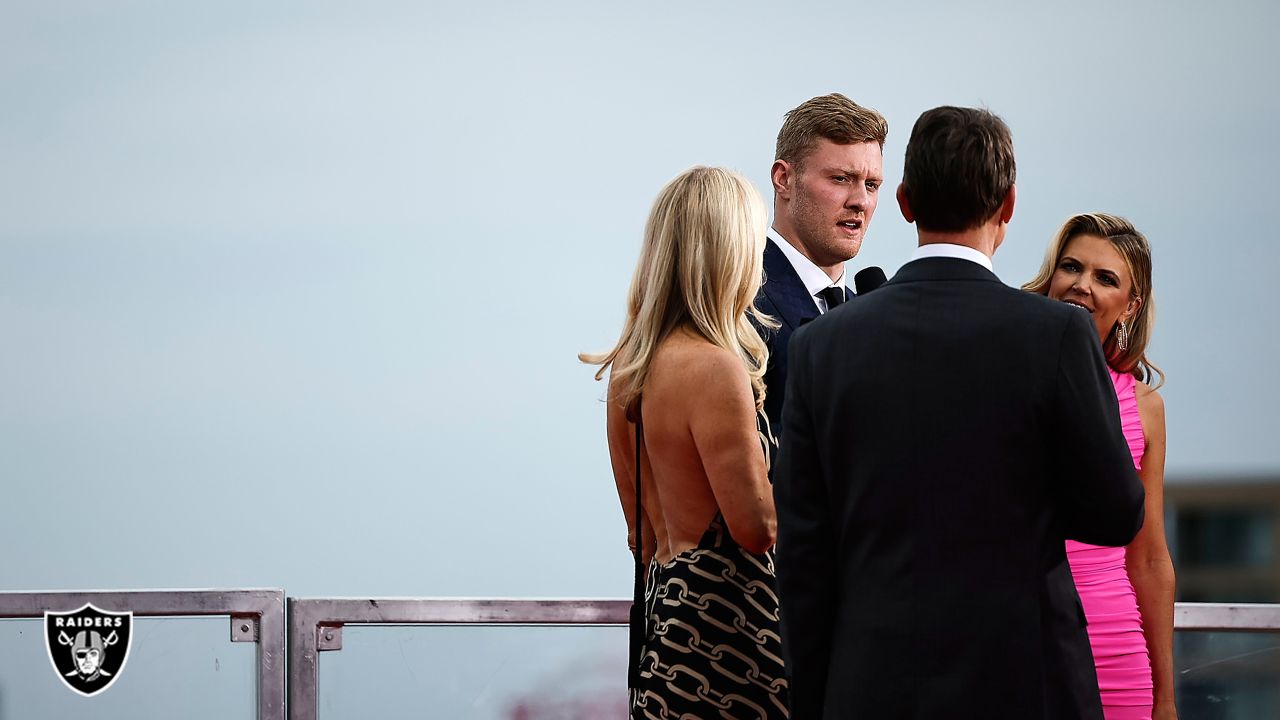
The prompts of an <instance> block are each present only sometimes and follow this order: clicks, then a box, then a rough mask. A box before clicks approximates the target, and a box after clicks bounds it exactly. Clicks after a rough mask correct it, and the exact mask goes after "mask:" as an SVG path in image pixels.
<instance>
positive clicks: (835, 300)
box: [818, 287, 844, 311]
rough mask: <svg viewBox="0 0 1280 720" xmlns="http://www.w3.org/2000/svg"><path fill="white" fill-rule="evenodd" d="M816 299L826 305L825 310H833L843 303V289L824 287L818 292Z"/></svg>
mask: <svg viewBox="0 0 1280 720" xmlns="http://www.w3.org/2000/svg"><path fill="white" fill-rule="evenodd" d="M818 297H820V298H822V299H823V300H824V301H826V303H827V310H828V311H831V310H835V309H836V306H837V305H839V304H840V303H842V302H844V288H842V287H825V288H822V289H821V290H819V291H818Z"/></svg>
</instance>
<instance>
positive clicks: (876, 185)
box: [756, 93, 889, 436]
mask: <svg viewBox="0 0 1280 720" xmlns="http://www.w3.org/2000/svg"><path fill="white" fill-rule="evenodd" d="M888 133H889V124H888V123H887V122H885V119H884V117H882V116H881V115H880V113H878V112H876V111H875V110H871V109H869V108H864V107H862V106H860V105H858V104H857V103H855V102H853V101H852V100H850V99H849V98H847V97H845V96H844V95H841V94H839V93H832V94H830V95H822V96H820V97H816V98H813V99H811V100H808V101H806V102H804V103H802V104H801V105H800V106H799V107H797V108H795V109H794V110H792V111H791V112H789V113H787V116H786V120H785V121H784V122H783V123H782V129H781V130H780V131H779V132H778V143H777V147H776V149H775V153H774V157H775V160H774V161H773V168H772V170H771V172H770V180H771V182H772V184H773V227H772V228H770V230H769V240H768V241H767V242H766V244H765V251H764V277H765V282H764V285H763V286H762V287H761V288H760V292H759V294H758V295H757V296H756V306H757V307H759V308H760V309H761V310H762V311H763V312H765V313H767V314H769V315H772V316H773V317H775V318H777V319H778V320H779V321H780V322H781V326H780V327H778V328H777V329H776V330H769V331H762V333H761V334H762V335H763V336H764V338H765V343H766V344H767V345H768V346H769V367H768V368H767V369H766V371H765V376H764V381H765V387H766V388H767V390H768V392H767V394H766V395H765V403H764V410H765V415H766V416H767V417H768V419H769V425H770V428H771V429H772V431H773V433H774V435H775V436H779V435H780V433H781V421H782V401H783V395H784V392H785V390H786V385H787V341H788V340H789V339H790V338H791V333H793V332H795V330H796V328H798V327H800V325H801V323H803V322H806V321H808V320H811V319H813V318H815V317H817V316H818V315H819V314H821V313H824V312H826V311H827V310H828V309H830V308H831V307H833V306H835V305H838V304H840V303H842V302H844V301H845V300H846V299H848V298H849V297H851V296H852V293H850V292H849V291H848V290H847V289H846V287H845V277H844V264H845V261H846V260H849V259H851V258H852V257H853V256H854V255H857V254H858V249H859V248H860V247H861V246H862V238H863V237H864V236H865V235H866V232H867V226H868V225H870V224H871V216H872V215H873V214H875V211H876V201H877V199H878V197H879V192H880V185H881V184H882V183H883V182H884V159H883V155H882V153H883V149H884V139H885V136H886V135H888Z"/></svg>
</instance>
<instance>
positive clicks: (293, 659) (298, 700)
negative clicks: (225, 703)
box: [0, 590, 1280, 720]
mask: <svg viewBox="0 0 1280 720" xmlns="http://www.w3.org/2000/svg"><path fill="white" fill-rule="evenodd" d="M86 603H91V604H93V605H94V606H95V607H97V608H99V609H102V610H108V611H113V612H123V611H131V612H133V614H134V615H135V616H138V617H162V616H170V617H172V616H217V615H225V616H228V617H229V618H230V620H231V627H230V631H231V632H230V639H231V641H232V642H254V643H257V717H258V718H259V720H284V718H285V717H286V710H285V708H286V680H287V707H288V717H289V718H290V719H291V720H315V718H316V715H317V711H318V702H319V687H318V669H319V658H320V654H321V653H323V652H326V651H337V650H341V649H342V629H343V627H344V626H346V625H370V626H372V625H423V626H441V625H453V626H458V625H467V626H504V625H505V626H538V625H542V626H555V625H576V626H622V625H626V623H627V617H628V608H629V606H630V600H515V599H440V598H420V599H413V598H386V599H379V598H360V599H355V598H350V599H343V598H303V599H298V598H286V597H285V595H284V592H283V591H281V590H186V591H163V590H156V591H151V590H147V591H128V592H42V593H0V618H41V617H43V616H44V613H45V611H54V612H69V611H72V610H75V609H77V608H79V607H81V606H83V605H84V604H86ZM1174 624H1175V629H1176V630H1178V631H1179V632H1188V631H1189V632H1198V631H1205V632H1212V631H1225V632H1261V633H1280V604H1276V605H1260V604H1231V603H1178V604H1177V606H1176V607H1175V611H1174ZM286 626H287V645H286ZM286 650H287V654H286ZM286 661H287V662H286ZM286 671H287V676H286Z"/></svg>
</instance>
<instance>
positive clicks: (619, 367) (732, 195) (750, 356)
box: [578, 167, 778, 412]
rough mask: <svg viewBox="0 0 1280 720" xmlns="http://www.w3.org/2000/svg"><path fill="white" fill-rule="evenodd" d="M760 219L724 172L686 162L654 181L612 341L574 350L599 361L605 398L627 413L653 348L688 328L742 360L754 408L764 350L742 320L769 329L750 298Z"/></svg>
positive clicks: (758, 258) (755, 199)
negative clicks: (606, 381)
mask: <svg viewBox="0 0 1280 720" xmlns="http://www.w3.org/2000/svg"><path fill="white" fill-rule="evenodd" d="M767 221H768V216H767V215H766V213H765V208H764V201H763V200H761V198H760V193H758V192H757V191H756V189H755V188H754V187H752V185H751V183H750V182H748V181H747V179H746V178H744V177H742V176H741V175H739V174H737V173H734V172H731V171H729V170H724V169H722V168H708V167H694V168H690V169H688V170H686V171H684V172H683V173H681V174H680V175H678V176H676V177H675V179H673V180H672V181H671V182H669V183H667V184H666V186H665V187H663V188H662V191H661V192H659V193H658V199H657V200H656V201H654V204H653V210H652V211H650V213H649V221H648V223H647V224H646V225H645V231H644V242H643V244H642V245H641V247H640V259H639V261H638V262H637V263H636V270H635V274H634V275H633V276H632V279H631V290H630V292H629V293H628V295H627V318H626V321H625V322H624V323H623V326H622V334H621V335H620V336H619V338H618V342H617V344H616V345H614V346H613V349H612V350H610V351H608V352H605V353H579V354H578V359H579V360H581V361H582V362H584V363H589V364H592V365H599V366H600V369H599V370H598V371H597V372H596V379H597V380H599V379H601V378H603V377H604V374H605V372H606V371H609V372H610V373H611V378H610V386H611V391H610V401H612V402H618V403H619V404H621V405H622V406H623V407H626V408H627V409H628V411H630V410H631V409H632V404H633V403H634V402H635V400H636V398H638V397H639V395H640V393H641V391H642V390H643V389H644V384H645V380H646V378H647V377H648V375H649V366H650V364H651V363H652V361H653V355H654V353H655V351H656V350H657V348H658V345H659V344H660V343H661V342H662V341H663V339H665V338H666V337H667V336H668V335H670V334H671V332H672V331H673V330H675V329H676V328H678V327H688V328H689V329H691V330H693V331H694V332H696V333H698V334H699V335H701V336H702V337H704V338H706V339H707V340H708V341H709V342H711V343H712V344H714V345H716V346H718V347H722V348H725V349H726V350H730V351H732V352H734V353H736V354H737V355H738V357H740V358H741V359H742V364H743V366H744V367H745V368H746V370H747V374H748V375H750V377H751V388H752V390H753V392H754V395H755V403H756V410H757V412H760V411H761V409H762V408H763V407H764V395H765V388H764V371H765V366H766V365H767V364H768V358H769V351H768V349H767V347H766V346H765V343H764V340H762V339H761V337H760V334H759V333H758V332H757V331H756V329H755V327H754V326H753V325H752V324H751V321H752V319H754V321H755V322H757V323H759V324H760V325H761V326H763V327H766V328H776V327H777V326H778V323H777V321H776V320H774V319H773V318H771V317H769V316H768V315H765V314H763V313H761V312H760V311H759V310H758V309H757V308H756V307H755V305H754V303H753V301H754V299H755V296H756V291H757V290H759V288H760V283H761V282H762V280H763V277H764V267H763V257H764V245H765V231H766V229H767Z"/></svg>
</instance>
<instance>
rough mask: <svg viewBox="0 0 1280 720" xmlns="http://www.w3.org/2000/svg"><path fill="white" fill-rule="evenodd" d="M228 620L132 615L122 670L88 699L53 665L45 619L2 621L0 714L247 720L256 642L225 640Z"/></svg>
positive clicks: (92, 719) (15, 717)
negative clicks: (129, 639) (78, 693)
mask: <svg viewBox="0 0 1280 720" xmlns="http://www.w3.org/2000/svg"><path fill="white" fill-rule="evenodd" d="M230 622H231V621H230V620H229V619H228V618H225V617H199V618H134V621H133V643H132V646H131V647H130V649H129V655H128V659H127V661H126V663H125V666H124V669H123V670H122V671H121V672H120V674H119V676H118V677H117V679H116V681H115V682H114V683H113V684H112V685H111V686H110V687H108V688H107V689H105V690H103V691H102V692H101V693H99V694H96V695H93V696H92V697H87V698H86V697H82V696H80V695H77V694H76V693H74V692H72V691H71V690H70V689H68V688H67V687H66V686H65V685H64V684H63V683H62V680H60V679H59V678H58V676H57V674H56V672H55V671H54V669H53V665H52V664H51V663H50V661H49V654H48V651H47V650H46V648H45V639H44V620H43V618H41V619H19V620H12V619H8V620H0V720H28V719H29V718H57V719H58V720H77V719H78V718H83V719H84V720H137V718H191V719H192V720H204V719H205V718H208V719H209V720H213V719H214V718H216V719H217V720H222V718H230V719H232V720H234V719H235V718H244V719H245V720H252V719H253V718H256V717H257V647H258V646H257V645H256V644H254V643H233V642H231V625H230ZM64 651H66V652H69V651H70V650H69V649H64ZM106 652H111V648H107V649H106Z"/></svg>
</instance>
